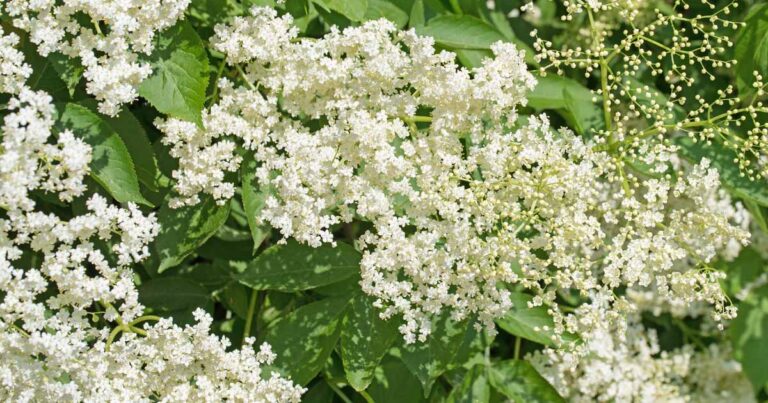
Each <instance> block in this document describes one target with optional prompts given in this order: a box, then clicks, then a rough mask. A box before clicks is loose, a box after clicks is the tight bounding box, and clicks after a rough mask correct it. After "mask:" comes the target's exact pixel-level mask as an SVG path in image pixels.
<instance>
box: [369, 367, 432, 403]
mask: <svg viewBox="0 0 768 403" xmlns="http://www.w3.org/2000/svg"><path fill="white" fill-rule="evenodd" d="M420 386H421V385H420V384H419V380H418V379H417V378H416V377H415V376H414V375H413V374H412V373H411V371H409V370H408V367H406V366H405V364H403V362H402V361H400V360H398V359H396V358H394V357H392V356H386V357H384V359H383V360H382V362H381V365H379V366H378V367H377V368H376V371H375V372H374V379H373V382H371V386H369V387H368V390H367V392H368V394H369V395H371V398H373V401H375V402H382V403H386V402H400V403H406V402H407V403H418V402H423V401H426V399H424V397H423V396H422V394H421V392H420V391H419V387H420Z"/></svg>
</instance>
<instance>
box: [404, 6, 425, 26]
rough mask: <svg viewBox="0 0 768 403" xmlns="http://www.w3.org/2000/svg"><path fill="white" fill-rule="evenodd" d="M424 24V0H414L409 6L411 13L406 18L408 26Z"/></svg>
mask: <svg viewBox="0 0 768 403" xmlns="http://www.w3.org/2000/svg"><path fill="white" fill-rule="evenodd" d="M424 24H425V21H424V1H423V0H416V1H414V2H413V6H411V15H410V17H409V18H408V27H409V28H421V27H423V26H424Z"/></svg>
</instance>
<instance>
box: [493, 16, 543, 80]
mask: <svg viewBox="0 0 768 403" xmlns="http://www.w3.org/2000/svg"><path fill="white" fill-rule="evenodd" d="M489 17H490V20H491V23H493V26H494V27H496V29H497V30H498V31H499V33H501V34H502V35H504V37H505V38H506V39H507V41H509V42H512V43H514V44H515V46H517V48H518V49H520V50H524V51H525V62H526V63H528V64H530V65H532V66H538V65H539V62H537V61H536V59H535V58H534V56H535V55H536V52H535V51H534V50H533V48H531V47H530V46H529V45H528V44H527V43H525V42H523V41H521V40H520V39H519V38H518V37H517V35H515V31H513V30H512V26H511V25H510V24H509V20H508V19H507V16H506V14H504V13H502V12H499V11H494V12H492V13H490V14H489Z"/></svg>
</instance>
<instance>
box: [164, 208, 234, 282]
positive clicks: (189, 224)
mask: <svg viewBox="0 0 768 403" xmlns="http://www.w3.org/2000/svg"><path fill="white" fill-rule="evenodd" d="M228 216H229V204H225V205H223V206H219V205H217V204H216V203H215V202H214V201H213V199H212V198H210V197H205V198H203V200H202V202H201V203H199V204H197V205H195V206H185V207H181V208H178V209H173V208H170V207H168V205H167V204H163V206H162V207H161V208H160V211H158V213H157V220H158V222H159V224H160V233H159V234H158V236H157V238H156V239H155V242H154V246H155V253H156V256H157V258H156V259H157V260H158V263H157V270H156V272H157V273H162V272H164V271H165V270H167V269H169V268H171V267H174V266H176V265H178V264H179V263H181V262H183V261H184V259H185V258H186V257H187V256H189V255H190V254H192V253H193V252H195V250H196V249H197V248H198V247H199V246H201V245H202V244H204V243H205V241H207V240H208V238H210V237H211V236H213V234H215V233H216V231H217V230H218V229H219V227H221V226H222V224H224V222H225V221H226V220H227V217H228Z"/></svg>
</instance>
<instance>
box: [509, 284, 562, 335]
mask: <svg viewBox="0 0 768 403" xmlns="http://www.w3.org/2000/svg"><path fill="white" fill-rule="evenodd" d="M532 299H533V297H532V296H530V295H527V294H523V293H519V292H513V293H512V294H511V295H510V300H511V301H512V304H513V306H512V309H510V310H509V312H507V314H506V315H504V316H502V317H501V318H498V319H496V324H497V325H499V327H500V328H502V329H504V331H506V332H507V333H509V334H512V335H515V336H518V337H522V338H524V339H526V340H530V341H533V342H536V343H539V344H543V345H545V346H553V345H554V342H553V341H552V335H553V334H554V332H553V331H554V323H555V322H554V320H553V319H552V317H551V316H550V315H549V314H548V313H547V308H546V307H544V306H537V307H534V308H529V307H528V302H530V301H531V300H532ZM545 328H546V329H547V330H544V329H545ZM564 337H565V336H564Z"/></svg>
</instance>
